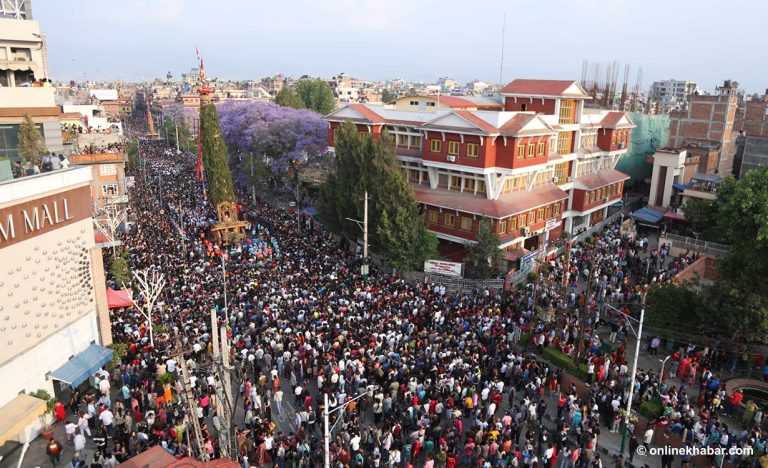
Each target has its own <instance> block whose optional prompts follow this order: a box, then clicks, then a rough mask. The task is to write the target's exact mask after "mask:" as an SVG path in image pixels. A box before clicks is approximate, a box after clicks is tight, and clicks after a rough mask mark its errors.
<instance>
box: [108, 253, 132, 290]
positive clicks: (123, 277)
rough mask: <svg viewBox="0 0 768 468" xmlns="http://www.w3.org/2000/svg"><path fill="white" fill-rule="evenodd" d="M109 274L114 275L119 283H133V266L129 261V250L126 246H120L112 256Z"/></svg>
mask: <svg viewBox="0 0 768 468" xmlns="http://www.w3.org/2000/svg"><path fill="white" fill-rule="evenodd" d="M109 274H110V275H112V278H113V279H114V280H115V282H117V284H120V285H123V284H126V285H130V284H131V267H130V264H129V263H128V251H127V250H126V249H125V248H124V247H118V248H117V250H116V254H115V255H113V256H112V259H111V263H110V265H109Z"/></svg>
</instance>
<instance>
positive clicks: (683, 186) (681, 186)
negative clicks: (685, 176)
mask: <svg viewBox="0 0 768 468" xmlns="http://www.w3.org/2000/svg"><path fill="white" fill-rule="evenodd" d="M672 187H674V188H676V189H678V190H685V189H686V188H687V187H688V186H687V185H685V184H672Z"/></svg>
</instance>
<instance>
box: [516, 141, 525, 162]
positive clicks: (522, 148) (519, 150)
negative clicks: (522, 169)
mask: <svg viewBox="0 0 768 468" xmlns="http://www.w3.org/2000/svg"><path fill="white" fill-rule="evenodd" d="M524 157H525V143H520V144H519V145H517V159H523V158H524Z"/></svg>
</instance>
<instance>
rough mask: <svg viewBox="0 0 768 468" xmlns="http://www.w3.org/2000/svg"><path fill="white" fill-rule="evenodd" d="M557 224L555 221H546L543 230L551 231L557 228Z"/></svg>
mask: <svg viewBox="0 0 768 468" xmlns="http://www.w3.org/2000/svg"><path fill="white" fill-rule="evenodd" d="M557 223H558V220H557V219H548V220H547V224H546V226H545V227H544V229H546V230H547V231H551V230H552V229H554V228H556V227H557Z"/></svg>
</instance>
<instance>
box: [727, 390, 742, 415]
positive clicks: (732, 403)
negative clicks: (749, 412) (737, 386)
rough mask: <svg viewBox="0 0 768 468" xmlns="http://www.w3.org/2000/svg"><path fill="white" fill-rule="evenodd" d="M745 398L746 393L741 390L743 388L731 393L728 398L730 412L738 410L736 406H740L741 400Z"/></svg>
mask: <svg viewBox="0 0 768 468" xmlns="http://www.w3.org/2000/svg"><path fill="white" fill-rule="evenodd" d="M743 399H744V394H743V393H742V392H741V390H736V391H735V392H733V393H732V394H731V397H730V398H729V399H728V414H733V413H734V412H735V411H736V408H738V407H739V405H740V404H741V401H742V400H743Z"/></svg>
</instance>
